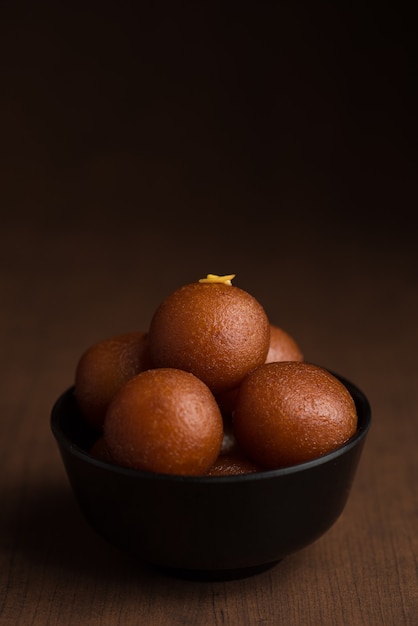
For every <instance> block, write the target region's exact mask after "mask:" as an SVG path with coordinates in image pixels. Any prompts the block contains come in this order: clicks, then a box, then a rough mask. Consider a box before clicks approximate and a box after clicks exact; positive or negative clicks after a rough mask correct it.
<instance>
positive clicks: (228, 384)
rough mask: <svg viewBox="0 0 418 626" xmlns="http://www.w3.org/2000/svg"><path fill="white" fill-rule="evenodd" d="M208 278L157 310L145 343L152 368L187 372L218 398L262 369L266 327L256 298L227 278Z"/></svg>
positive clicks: (173, 295) (178, 292)
mask: <svg viewBox="0 0 418 626" xmlns="http://www.w3.org/2000/svg"><path fill="white" fill-rule="evenodd" d="M212 276H213V275H208V278H207V279H202V280H201V281H199V282H195V283H191V284H188V285H185V286H183V287H180V288H179V289H177V290H176V291H174V292H173V293H171V294H170V295H169V296H168V297H167V298H166V299H165V300H164V301H163V302H162V303H161V304H160V306H159V307H158V308H157V310H156V311H155V313H154V316H153V317H152V319H151V324H150V328H149V342H150V351H151V358H152V360H153V362H154V364H155V366H156V367H173V368H178V369H182V370H185V371H188V372H191V373H193V374H194V375H195V376H197V377H198V378H200V379H201V380H202V381H203V382H204V383H206V384H207V385H208V387H209V388H210V389H211V391H212V392H213V393H214V394H217V393H220V392H223V391H226V390H228V389H232V388H234V387H237V386H238V385H239V384H240V382H241V380H242V379H243V378H244V377H245V376H246V375H247V374H248V373H249V372H251V371H252V370H254V369H255V368H256V367H258V366H259V365H261V364H262V363H264V361H265V359H266V356H267V352H268V349H269V343H270V324H269V321H268V318H267V315H266V312H265V310H264V308H263V307H262V305H261V304H260V303H259V302H258V300H257V299H256V298H254V297H253V296H252V295H250V294H249V293H248V292H246V291H244V290H243V289H240V288H239V287H235V286H234V285H232V284H231V281H230V280H229V278H230V277H226V278H227V279H228V280H222V278H225V277H216V278H217V279H218V280H216V278H215V279H212V278H211V277H212Z"/></svg>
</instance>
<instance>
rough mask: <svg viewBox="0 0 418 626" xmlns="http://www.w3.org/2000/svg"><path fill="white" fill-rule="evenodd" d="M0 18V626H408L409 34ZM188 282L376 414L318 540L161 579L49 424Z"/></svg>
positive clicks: (199, 11) (415, 277)
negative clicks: (94, 514) (227, 287)
mask: <svg viewBox="0 0 418 626" xmlns="http://www.w3.org/2000/svg"><path fill="white" fill-rule="evenodd" d="M6 4H7V5H9V3H6ZM182 6H183V5H182ZM193 6H194V5H193ZM199 6H200V5H199ZM183 8H185V5H184V7H183ZM1 11H2V16H1V17H2V19H1V21H0V23H1V27H0V28H1V32H0V35H1V36H0V48H1V54H0V59H1V61H0V64H1V65H0V67H1V70H2V80H1V83H2V84H1V94H0V95H1V98H0V108H1V116H0V119H1V121H0V130H1V142H0V163H1V173H0V175H1V185H0V187H1V188H0V198H1V211H2V213H1V215H2V217H1V230H0V255H1V265H0V294H1V295H0V303H1V306H0V341H1V342H0V346H1V360H0V373H1V376H0V386H1V394H0V406H1V418H0V463H1V466H0V467H1V471H0V494H1V505H0V623H1V624H2V626H15V625H22V626H27V625H29V624H32V625H40V626H41V625H42V626H45V625H55V624H56V625H59V626H63V625H67V624H68V625H73V624H74V625H79V624H91V625H94V624H97V625H99V624H100V625H105V626H114V625H116V624H118V625H121V626H130V625H131V624H132V625H137V624H147V626H151V625H158V626H162V625H164V624H167V626H168V625H172V624H173V625H176V624H179V625H180V624H193V625H199V624H202V625H207V624H217V625H220V624H227V625H231V626H246V625H249V626H252V625H253V624H263V625H276V624H282V623H283V624H287V625H288V626H292V625H297V626H299V625H301V624H303V625H311V624H312V625H315V626H317V625H318V624H321V625H322V626H328V625H329V626H339V625H343V624H344V625H353V626H354V625H355V626H362V625H364V626H400V625H411V626H412V625H416V624H417V623H418V525H417V521H418V488H417V484H418V481H417V479H418V454H417V438H418V394H417V389H418V384H417V383H418V365H417V363H418V360H417V349H418V322H417V320H418V254H417V246H416V231H415V229H414V222H413V218H411V214H412V215H414V209H416V206H417V205H416V194H415V183H416V169H415V167H416V161H415V157H414V151H413V150H412V143H411V137H412V136H413V133H414V132H415V131H416V118H415V108H414V103H413V100H412V90H411V87H410V81H409V80H408V58H409V56H408V54H409V44H410V41H411V39H410V38H409V35H410V34H411V33H408V28H409V26H408V20H407V19H406V18H405V19H404V21H402V20H401V16H400V14H399V15H397V14H395V15H393V14H392V16H389V15H385V14H379V15H378V16H377V18H376V16H372V14H371V12H368V11H367V10H366V11H365V10H364V9H363V13H362V21H358V20H357V19H356V16H355V15H354V13H352V14H351V15H349V14H347V13H346V14H344V13H343V9H341V12H340V13H338V11H337V10H336V9H335V10H334V12H333V13H332V15H331V17H330V18H329V20H328V21H327V19H324V18H325V16H326V15H328V14H326V13H325V9H320V10H319V13H318V8H316V12H315V14H314V13H313V12H310V10H309V8H302V5H300V6H299V7H298V8H293V9H291V8H282V9H281V13H280V14H279V10H278V9H276V10H274V11H273V9H272V8H267V6H265V7H264V8H263V9H262V10H261V9H259V11H260V12H258V13H256V14H255V15H254V13H253V12H252V11H250V10H249V9H248V10H246V9H245V8H243V7H242V8H241V9H240V12H239V13H232V12H230V13H228V11H227V10H226V9H225V10H224V11H223V12H221V13H219V14H217V13H216V10H215V9H214V8H212V9H209V8H207V7H206V9H204V8H203V7H200V8H198V7H196V6H195V7H194V8H193V7H192V6H190V7H189V11H188V13H187V19H186V18H185V15H181V14H180V16H179V14H178V13H177V11H174V10H173V8H171V9H170V8H168V9H166V10H165V11H159V10H157V9H155V10H154V11H153V10H152V9H149V14H147V16H146V18H144V15H143V14H142V13H141V11H140V10H139V9H138V8H137V9H134V8H132V7H129V6H128V4H126V5H125V6H123V7H122V6H119V7H118V8H116V7H115V6H112V7H111V6H110V4H109V6H107V5H106V4H105V5H103V6H102V8H101V9H100V11H98V10H95V9H94V8H92V7H90V5H89V3H87V4H86V5H84V8H83V9H80V10H78V9H77V8H74V7H73V8H71V7H70V5H69V6H68V7H67V8H65V3H64V6H61V8H60V9H59V10H58V8H56V7H55V8H54V7H53V5H47V4H42V3H41V5H39V6H38V7H37V9H36V10H35V9H34V6H32V5H30V6H29V8H27V9H26V10H22V11H18V9H17V8H16V6H12V4H11V3H10V6H6V7H5V6H3V8H2V9H1ZM184 12H185V11H184ZM328 17H329V15H328ZM208 272H213V273H219V274H222V273H236V275H237V277H236V279H235V284H236V285H238V286H241V287H242V288H244V289H246V290H248V291H250V292H251V293H252V294H253V295H255V296H256V297H257V298H258V299H259V300H260V302H261V303H262V304H263V305H264V307H265V309H266V311H267V313H268V315H269V317H270V319H271V321H273V322H274V323H276V324H278V325H280V326H282V327H283V328H284V329H286V330H287V331H288V332H290V333H291V334H292V335H293V336H294V338H295V339H296V340H297V341H298V343H299V345H300V346H301V348H302V350H303V352H304V355H305V358H306V359H307V360H310V361H313V362H316V363H318V364H321V365H324V366H325V367H328V368H329V369H331V370H333V371H335V372H337V373H340V374H342V375H343V376H345V377H346V378H348V379H350V380H352V381H353V382H354V383H356V384H357V385H358V386H359V387H360V388H361V389H362V390H363V391H364V392H365V393H366V395H367V396H368V398H369V400H370V403H371V406H372V416H373V423H372V428H371V430H370V433H369V436H368V439H367V441H366V446H365V448H364V452H363V456H362V458H361V462H360V466H359V468H358V472H357V474H356V477H355V481H354V484H353V488H352V492H351V494H350V497H349V500H348V503H347V505H346V508H345V510H344V512H343V514H342V515H341V517H340V518H339V519H338V521H337V522H336V523H335V525H334V526H333V527H332V528H331V529H330V530H329V531H328V532H327V533H326V534H325V535H324V536H323V537H321V538H320V539H318V540H317V541H316V542H315V543H314V544H312V545H311V546H309V547H307V548H305V549H303V550H301V551H300V552H298V553H296V554H294V555H292V556H289V557H287V558H285V559H284V560H283V561H281V562H280V563H279V564H278V565H277V566H276V567H274V568H272V569H270V570H269V571H266V572H264V573H261V574H258V575H256V576H253V577H250V578H245V579H242V580H232V581H225V582H191V581H185V580H181V579H177V578H172V577H169V576H167V575H166V574H163V573H161V572H159V571H157V570H154V569H152V568H150V567H148V566H147V565H145V564H143V563H140V562H137V561H136V560H133V559H131V558H130V557H129V556H128V555H126V554H122V553H120V552H119V551H117V550H116V549H115V548H113V547H112V546H110V545H108V544H107V543H105V542H104V540H102V539H101V538H100V537H98V536H97V535H96V534H95V533H94V532H93V531H92V530H91V529H90V528H89V526H88V525H87V523H86V522H85V521H84V518H83V517H82V516H81V513H80V512H79V510H78V508H77V506H76V503H75V501H74V499H73V496H72V493H71V491H70V487H69V484H68V481H67V477H66V474H65V472H64V468H63V464H62V462H61V459H60V456H59V453H58V449H57V447H56V445H55V441H54V439H53V437H52V434H51V432H50V426H49V417H50V411H51V407H52V404H53V402H54V400H55V399H56V398H57V396H58V395H59V394H60V393H61V392H62V391H63V390H64V389H65V388H67V387H68V386H69V385H71V384H72V382H73V378H74V370H75V365H76V362H77V360H78V358H79V356H80V354H81V352H82V351H83V350H84V349H85V348H86V347H87V346H88V345H89V344H91V343H93V342H95V341H97V340H99V339H102V338H105V337H108V336H111V335H113V334H117V333H119V332H124V331H127V330H135V329H138V330H145V329H146V328H147V326H148V324H149V321H150V319H151V316H152V313H153V311H154V309H155V307H156V306H157V305H158V304H159V302H160V301H161V300H162V299H163V298H164V297H165V296H166V295H168V293H170V292H171V291H172V290H173V289H175V288H176V287H178V286H180V285H181V284H184V283H186V282H190V281H193V280H196V279H197V278H200V277H201V276H203V275H205V274H207V273H208Z"/></svg>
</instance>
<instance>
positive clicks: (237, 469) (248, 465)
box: [207, 451, 262, 476]
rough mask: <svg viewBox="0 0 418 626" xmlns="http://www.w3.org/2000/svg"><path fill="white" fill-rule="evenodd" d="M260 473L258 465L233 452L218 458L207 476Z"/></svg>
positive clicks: (260, 469) (237, 452) (240, 453)
mask: <svg viewBox="0 0 418 626" xmlns="http://www.w3.org/2000/svg"><path fill="white" fill-rule="evenodd" d="M260 471H262V468H261V467H260V466H259V465H257V464H256V463H254V462H253V461H250V459H248V458H247V457H246V456H245V455H244V454H242V452H239V451H235V452H229V453H228V454H222V455H220V456H218V458H217V459H216V461H215V463H214V464H213V465H212V467H210V468H209V470H208V472H207V476H239V475H242V474H253V473H254V472H260Z"/></svg>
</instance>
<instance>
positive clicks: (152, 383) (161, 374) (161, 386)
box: [103, 368, 223, 476]
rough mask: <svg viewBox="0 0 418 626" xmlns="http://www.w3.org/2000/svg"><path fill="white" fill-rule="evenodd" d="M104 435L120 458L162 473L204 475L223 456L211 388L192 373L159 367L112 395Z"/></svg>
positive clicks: (130, 464) (120, 461) (218, 416)
mask: <svg viewBox="0 0 418 626" xmlns="http://www.w3.org/2000/svg"><path fill="white" fill-rule="evenodd" d="M103 433H104V440H105V443H106V447H107V449H108V450H109V453H110V455H111V457H112V459H113V460H114V461H115V463H117V464H119V465H122V466H125V467H130V468H134V469H140V470H147V471H152V472H159V473H163V474H178V475H190V476H193V475H201V474H205V473H206V472H207V471H208V469H209V468H210V467H211V465H213V463H214V462H215V460H216V458H217V457H218V455H219V452H220V450H221V446H222V439H223V420H222V415H221V412H220V410H219V407H218V405H217V403H216V400H215V398H214V396H213V394H212V392H211V391H210V389H209V388H208V387H207V385H205V383H203V382H202V381H201V380H200V379H199V378H197V377H196V376H194V374H191V373H189V372H185V371H183V370H178V369H174V368H158V369H151V370H147V371H145V372H141V373H140V374H138V375H137V376H134V377H133V378H131V379H130V380H129V381H128V382H127V383H126V384H125V385H124V386H123V387H122V389H121V390H120V391H119V392H118V393H117V395H116V396H115V397H114V398H113V400H112V402H111V404H110V406H109V408H108V411H107V413H106V419H105V423H104V431H103Z"/></svg>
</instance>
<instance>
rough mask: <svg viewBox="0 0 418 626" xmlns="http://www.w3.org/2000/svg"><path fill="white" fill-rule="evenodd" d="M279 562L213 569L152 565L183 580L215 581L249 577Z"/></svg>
mask: <svg viewBox="0 0 418 626" xmlns="http://www.w3.org/2000/svg"><path fill="white" fill-rule="evenodd" d="M279 562H280V559H279V560H278V561H272V562H271V563H264V564H263V565H254V566H252V567H240V568H237V569H214V570H200V569H182V568H177V567H165V566H162V565H154V566H153V567H154V568H156V569H158V570H159V571H160V572H163V573H165V574H167V575H168V576H172V577H174V578H182V579H184V580H195V581H197V582H199V581H200V582H216V581H224V580H238V579H240V578H249V577H250V576H255V575H256V574H261V573H263V572H265V571H267V570H269V569H271V568H273V567H275V566H276V565H277V564H278V563H279Z"/></svg>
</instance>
